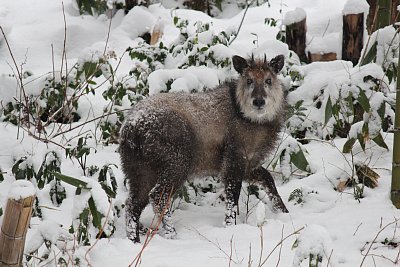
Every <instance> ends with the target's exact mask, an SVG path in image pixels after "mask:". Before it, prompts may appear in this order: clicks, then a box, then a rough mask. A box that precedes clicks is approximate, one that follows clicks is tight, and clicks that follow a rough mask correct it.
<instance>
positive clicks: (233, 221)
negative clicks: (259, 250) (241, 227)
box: [224, 216, 236, 226]
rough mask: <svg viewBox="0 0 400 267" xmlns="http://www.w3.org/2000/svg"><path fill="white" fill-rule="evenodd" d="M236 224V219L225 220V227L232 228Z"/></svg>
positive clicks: (226, 218) (227, 217)
mask: <svg viewBox="0 0 400 267" xmlns="http://www.w3.org/2000/svg"><path fill="white" fill-rule="evenodd" d="M235 224H236V218H234V217H232V216H226V217H225V220H224V226H231V225H235Z"/></svg>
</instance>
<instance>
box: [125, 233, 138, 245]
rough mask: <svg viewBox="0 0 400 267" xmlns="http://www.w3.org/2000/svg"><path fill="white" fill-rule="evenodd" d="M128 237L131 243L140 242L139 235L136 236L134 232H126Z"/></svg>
mask: <svg viewBox="0 0 400 267" xmlns="http://www.w3.org/2000/svg"><path fill="white" fill-rule="evenodd" d="M128 239H129V240H131V241H132V242H133V243H135V244H136V243H140V237H139V236H136V235H135V234H129V233H128Z"/></svg>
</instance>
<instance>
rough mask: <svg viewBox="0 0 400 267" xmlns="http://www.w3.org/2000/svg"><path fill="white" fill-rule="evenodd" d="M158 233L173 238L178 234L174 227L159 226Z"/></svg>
mask: <svg viewBox="0 0 400 267" xmlns="http://www.w3.org/2000/svg"><path fill="white" fill-rule="evenodd" d="M158 234H159V235H160V236H162V237H164V238H166V239H175V238H176V237H177V236H178V234H177V233H176V230H175V228H173V227H172V228H168V229H165V228H161V229H160V230H158Z"/></svg>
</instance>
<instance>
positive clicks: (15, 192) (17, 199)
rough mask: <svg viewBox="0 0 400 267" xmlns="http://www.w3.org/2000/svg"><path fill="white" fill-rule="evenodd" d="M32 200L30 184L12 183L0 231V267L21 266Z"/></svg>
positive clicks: (33, 198) (32, 188)
mask: <svg viewBox="0 0 400 267" xmlns="http://www.w3.org/2000/svg"><path fill="white" fill-rule="evenodd" d="M34 200H35V189H34V187H33V185H32V183H30V182H29V181H26V180H18V181H16V182H14V183H13V185H12V186H11V189H10V191H9V193H8V200H7V206H6V210H5V212H4V217H3V224H2V225H1V231H0V267H11V266H13V267H14V266H22V258H23V253H24V246H25V236H26V232H27V230H28V226H29V222H30V219H31V215H32V206H33V202H34Z"/></svg>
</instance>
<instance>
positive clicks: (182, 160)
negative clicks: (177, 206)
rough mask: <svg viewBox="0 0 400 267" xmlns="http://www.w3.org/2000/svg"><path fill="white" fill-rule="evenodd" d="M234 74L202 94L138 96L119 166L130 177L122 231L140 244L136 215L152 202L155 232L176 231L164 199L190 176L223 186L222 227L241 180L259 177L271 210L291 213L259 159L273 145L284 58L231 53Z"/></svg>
mask: <svg viewBox="0 0 400 267" xmlns="http://www.w3.org/2000/svg"><path fill="white" fill-rule="evenodd" d="M232 62H233V67H234V69H235V70H236V71H237V72H238V73H239V74H240V75H239V78H238V79H236V80H233V81H230V82H226V83H224V84H222V85H221V86H219V87H217V88H215V89H210V90H207V91H206V92H203V93H193V94H188V93H160V94H157V95H154V96H151V97H149V98H147V99H144V100H142V101H140V102H139V103H138V104H136V105H135V106H134V107H133V108H132V109H131V110H130V112H129V114H128V116H127V118H126V121H125V122H124V124H123V125H122V128H121V132H120V148H119V150H120V155H121V162H122V169H123V172H124V174H125V176H126V179H127V180H128V182H129V190H130V192H129V197H128V199H127V200H126V224H127V236H128V238H129V239H131V240H133V241H134V242H140V238H139V218H140V215H141V213H142V211H143V209H144V208H145V207H146V205H147V204H148V203H149V202H150V203H151V204H152V205H153V209H154V212H155V213H156V214H157V215H158V216H160V215H163V216H162V228H161V229H160V233H161V234H163V235H164V236H165V237H169V238H172V237H174V236H175V235H176V231H175V228H174V226H173V224H172V220H171V211H170V209H169V201H168V200H169V197H170V195H171V194H173V193H174V191H175V190H176V189H179V188H180V187H181V186H182V185H183V183H184V182H185V181H186V180H188V179H190V178H193V177H201V176H203V177H204V176H219V177H220V178H221V180H222V181H223V182H224V184H225V193H226V213H225V221H224V222H225V225H232V224H235V223H236V212H237V205H238V200H239V194H240V191H241V186H242V181H243V180H246V181H249V182H257V183H259V185H260V186H261V187H262V188H263V189H265V190H266V192H267V195H268V197H269V199H270V201H271V202H272V205H273V207H274V209H275V210H277V211H282V212H288V210H287V209H286V207H285V204H284V203H283V201H282V199H281V197H280V196H279V194H278V192H277V190H276V187H275V183H274V180H273V178H272V176H271V174H270V173H269V172H268V171H267V170H266V169H265V168H263V167H262V166H261V165H262V163H263V161H264V160H265V158H266V157H267V156H268V155H269V154H270V153H271V152H272V150H273V149H274V146H275V143H276V141H277V138H278V133H279V131H280V129H281V127H282V124H283V118H284V114H285V103H286V101H285V93H284V90H283V88H282V86H281V83H280V81H279V80H278V78H277V73H278V72H279V71H280V70H281V69H282V67H283V65H284V56H283V55H278V56H276V57H275V58H273V59H271V60H270V61H267V59H266V57H264V59H254V57H251V58H249V59H244V58H242V57H240V56H233V58H232Z"/></svg>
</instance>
